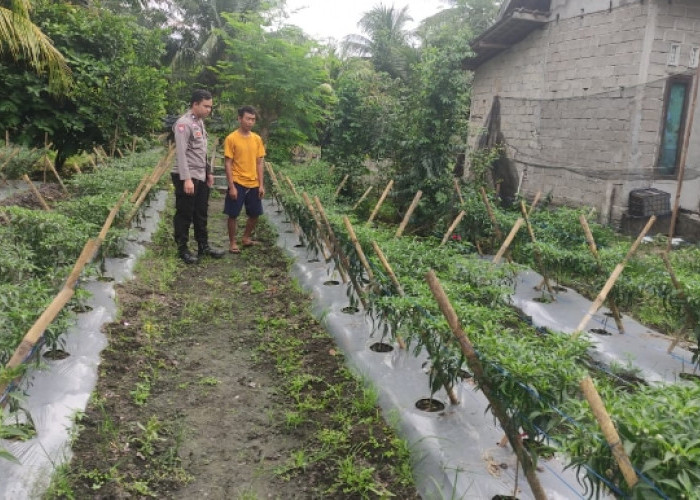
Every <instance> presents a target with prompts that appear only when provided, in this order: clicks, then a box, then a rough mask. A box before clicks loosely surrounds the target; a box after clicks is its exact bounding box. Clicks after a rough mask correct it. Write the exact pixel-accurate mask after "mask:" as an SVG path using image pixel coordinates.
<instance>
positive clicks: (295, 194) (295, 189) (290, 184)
mask: <svg viewBox="0 0 700 500" xmlns="http://www.w3.org/2000/svg"><path fill="white" fill-rule="evenodd" d="M280 175H282V177H283V178H284V180H285V181H287V184H289V187H290V188H291V189H292V193H294V196H296V197H297V198H298V197H299V193H297V188H296V187H294V183H293V182H292V179H290V178H289V176H288V175H284V174H280Z"/></svg>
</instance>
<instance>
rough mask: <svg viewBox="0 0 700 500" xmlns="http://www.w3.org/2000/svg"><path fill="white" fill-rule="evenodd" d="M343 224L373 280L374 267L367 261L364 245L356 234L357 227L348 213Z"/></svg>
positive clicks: (368, 275) (368, 274)
mask: <svg viewBox="0 0 700 500" xmlns="http://www.w3.org/2000/svg"><path fill="white" fill-rule="evenodd" d="M343 224H345V229H347V231H348V234H349V235H350V241H352V244H353V245H355V251H356V252H357V256H358V257H359V258H360V262H362V266H363V267H364V268H365V271H367V277H368V278H369V279H370V280H373V279H374V273H373V272H372V268H371V267H369V262H368V261H367V257H366V256H365V252H364V251H363V250H362V245H360V242H359V241H358V239H357V235H356V234H355V229H354V228H353V227H352V224H351V223H350V219H348V216H347V215H343Z"/></svg>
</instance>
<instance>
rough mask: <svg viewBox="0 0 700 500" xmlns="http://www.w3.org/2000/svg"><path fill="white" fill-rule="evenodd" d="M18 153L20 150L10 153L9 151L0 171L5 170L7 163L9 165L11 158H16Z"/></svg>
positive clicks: (16, 149) (0, 166)
mask: <svg viewBox="0 0 700 500" xmlns="http://www.w3.org/2000/svg"><path fill="white" fill-rule="evenodd" d="M19 152H20V148H15V149H13V150H12V151H10V154H9V155H8V157H7V158H5V160H3V162H2V165H0V171H2V169H3V168H5V166H6V165H7V164H8V163H10V160H11V159H12V158H14V157H15V156H17V155H18V154H19Z"/></svg>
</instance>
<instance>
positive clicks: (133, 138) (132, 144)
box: [131, 136, 136, 153]
mask: <svg viewBox="0 0 700 500" xmlns="http://www.w3.org/2000/svg"><path fill="white" fill-rule="evenodd" d="M131 152H132V153H135V152H136V136H133V137H132V138H131Z"/></svg>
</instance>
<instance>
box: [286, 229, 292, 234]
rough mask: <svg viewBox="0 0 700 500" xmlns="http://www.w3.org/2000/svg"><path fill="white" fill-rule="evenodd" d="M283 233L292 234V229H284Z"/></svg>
mask: <svg viewBox="0 0 700 500" xmlns="http://www.w3.org/2000/svg"><path fill="white" fill-rule="evenodd" d="M284 232H285V233H287V234H292V233H293V232H294V229H285V230H284Z"/></svg>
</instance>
